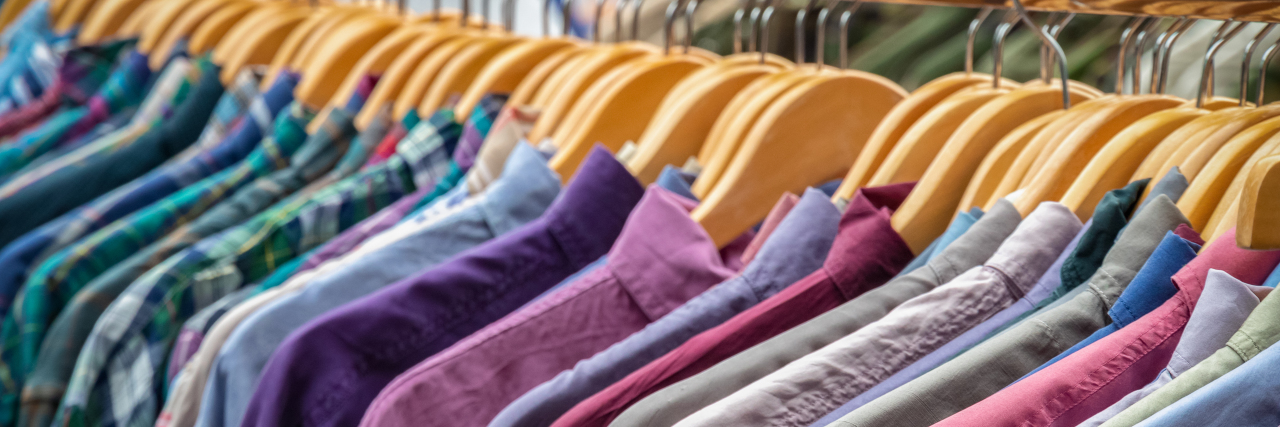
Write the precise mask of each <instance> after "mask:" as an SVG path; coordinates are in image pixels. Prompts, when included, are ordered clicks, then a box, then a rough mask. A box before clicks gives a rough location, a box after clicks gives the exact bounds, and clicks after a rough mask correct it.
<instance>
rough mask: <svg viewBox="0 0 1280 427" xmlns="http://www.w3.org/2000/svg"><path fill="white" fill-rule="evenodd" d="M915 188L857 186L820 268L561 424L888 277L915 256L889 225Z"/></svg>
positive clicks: (646, 390) (587, 417)
mask: <svg viewBox="0 0 1280 427" xmlns="http://www.w3.org/2000/svg"><path fill="white" fill-rule="evenodd" d="M913 186H914V183H903V184H894V185H888V186H883V187H875V188H864V189H861V190H859V192H858V193H856V197H855V198H854V199H853V200H851V201H850V203H849V208H848V210H847V211H846V212H845V213H844V215H843V216H842V218H841V220H840V226H839V231H838V232H837V235H836V238H835V241H834V243H833V246H832V249H831V251H830V252H828V255H827V259H826V260H825V262H824V264H823V267H822V268H820V269H818V270H817V271H814V272H813V273H811V274H810V275H808V276H805V278H803V279H801V280H799V281H798V282H796V283H794V284H792V285H790V286H787V287H786V289H784V290H782V291H780V292H778V294H776V295H774V296H773V297H770V298H768V299H766V300H764V301H762V302H760V303H759V304H756V305H755V306H753V307H751V308H749V309H746V310H744V311H743V312H742V313H739V314H737V315H735V316H733V317H732V318H730V319H729V320H727V321H725V322H724V323H721V324H720V325H718V326H716V327H714V328H711V329H708V330H706V331H703V332H701V333H699V334H698V335H695V336H694V337H692V338H690V339H689V340H687V341H685V342H684V343H683V344H681V345H680V346H679V347H676V348H675V349H674V350H672V351H670V352H668V353H667V354H665V355H663V356H662V357H660V358H657V359H655V360H654V361H653V362H650V363H649V364H647V365H645V366H644V367H643V368H641V369H639V370H637V371H635V372H632V373H631V374H629V375H627V376H626V377H625V378H623V379H622V380H620V381H618V382H616V383H614V384H613V385H611V386H609V387H608V388H606V389H604V390H603V391H601V392H600V393H597V394H596V395H594V396H592V397H591V398H589V399H587V400H585V401H583V402H581V403H579V404H578V405H577V406H575V407H574V408H573V409H572V410H570V411H569V412H568V413H566V414H565V415H564V416H562V417H561V418H560V419H559V420H557V421H556V425H584V424H590V425H598V424H599V425H602V424H606V423H608V422H609V420H611V419H612V418H614V417H616V416H617V414H618V413H619V412H621V411H622V410H623V409H626V407H627V406H630V405H631V403H633V402H634V401H635V400H637V399H639V398H642V397H644V396H647V395H649V394H651V393H653V392H654V391H657V390H659V389H661V388H663V387H665V386H667V385H669V384H672V383H675V382H676V381H679V380H682V379H684V378H687V377H689V376H691V375H694V374H696V373H698V372H701V371H703V370H705V369H706V368H708V367H710V366H712V365H714V364H716V363H718V362H720V361H721V360H724V359H725V358H728V357H730V356H732V355H734V354H736V353H737V352H739V351H741V350H743V349H746V348H748V347H750V346H752V345H754V344H756V343H758V342H760V341H763V340H765V339H768V338H770V337H772V336H774V335H777V334H778V333H781V332H782V331H785V330H786V329H788V328H790V327H791V326H793V325H796V324H799V323H803V322H805V321H807V320H809V319H810V318H811V317H813V316H815V315H818V314H821V313H822V312H825V311H827V310H829V309H831V308H834V307H836V306H838V305H839V304H840V303H842V302H843V301H847V300H849V299H852V298H856V297H857V296H859V295H861V294H862V293H864V292H866V291H869V290H872V289H875V288H876V287H878V286H879V285H881V284H883V283H884V282H885V281H887V280H889V279H890V278H891V277H892V276H893V275H894V274H896V273H897V269H898V268H900V267H901V266H902V265H905V264H906V263H907V262H908V261H910V257H911V254H910V250H909V249H906V248H905V246H904V243H903V242H902V240H901V239H900V238H899V237H898V235H897V233H896V232H894V231H893V229H892V227H890V226H889V224H888V218H889V215H890V214H891V213H892V212H893V210H894V209H896V208H897V206H898V204H899V203H901V202H902V200H903V199H904V198H905V197H906V195H907V193H908V192H909V191H910V190H911V188H912V187H913ZM664 413H665V412H664Z"/></svg>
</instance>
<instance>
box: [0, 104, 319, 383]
mask: <svg viewBox="0 0 1280 427" xmlns="http://www.w3.org/2000/svg"><path fill="white" fill-rule="evenodd" d="M312 116H313V114H312V113H311V112H309V111H306V110H304V109H302V108H291V109H290V110H289V114H281V115H280V117H278V118H277V120H276V123H275V131H274V134H273V136H272V137H269V138H265V139H264V140H263V141H262V143H261V145H260V146H259V147H258V148H256V149H255V150H254V151H253V152H252V153H250V154H249V156H248V157H247V158H245V159H244V160H243V161H241V162H240V163H238V164H237V165H235V166H233V167H231V168H228V169H226V170H223V171H222V172H219V173H217V174H215V175H212V176H210V177H209V178H206V179H204V180H202V181H200V182H197V183H195V184H193V185H191V186H189V187H186V188H184V189H182V190H181V191H179V192H177V193H174V194H172V195H170V196H169V197H166V198H165V199H163V200H161V201H159V202H157V203H155V204H152V205H151V206H148V207H147V208H145V209H143V210H140V211H138V212H135V213H133V214H131V215H130V216H128V217H125V218H124V219H122V220H120V221H117V222H114V223H112V224H111V225H109V226H107V227H106V228H103V229H102V230H99V231H98V232H96V233H94V234H91V235H89V236H88V237H86V238H84V239H82V240H81V241H79V242H77V243H76V244H74V245H71V246H69V247H67V248H65V249H63V250H61V251H59V252H57V253H55V254H54V255H53V256H51V257H49V258H48V259H47V260H45V261H44V262H43V263H42V264H40V266H39V267H37V268H36V269H35V271H34V272H33V273H32V275H31V277H30V278H28V280H27V284H26V285H25V287H24V288H23V290H22V292H21V293H19V295H18V299H17V300H16V301H15V304H14V308H13V310H11V311H10V313H9V315H8V316H6V317H5V320H4V326H3V328H0V336H2V337H4V338H3V343H4V348H3V349H2V350H0V362H3V363H2V364H0V372H7V377H8V379H10V380H13V381H14V382H15V385H20V381H21V380H20V375H21V374H19V373H26V372H29V370H30V368H31V367H32V366H33V365H34V364H35V360H36V356H37V355H38V353H39V349H40V346H41V343H42V342H43V341H44V339H45V337H44V334H45V332H46V330H47V325H49V323H50V322H52V321H53V320H54V318H55V317H56V316H57V315H58V313H59V312H60V311H61V309H62V307H64V306H65V305H66V304H67V303H68V302H69V301H70V300H71V298H72V297H74V296H76V294H77V293H78V292H79V291H80V290H81V289H82V288H83V287H84V285H85V284H87V283H89V281H90V280H93V279H94V278H95V277H97V276H98V275H99V274H101V273H102V272H103V271H105V270H107V269H108V268H110V267H112V266H114V265H116V264H117V263H119V262H121V261H123V260H125V259H126V258H128V257H129V256H131V255H133V254H134V253H135V252H138V251H139V250H141V249H142V248H144V247H146V246H147V245H148V244H150V243H152V242H155V241H156V240H157V239H159V238H161V237H162V236H164V235H165V234H166V233H168V232H170V231H173V230H174V229H175V228H176V227H178V226H180V225H182V224H185V223H187V222H189V221H191V220H192V219H194V218H196V217H198V216H199V215H200V214H202V213H204V212H205V211H207V210H209V209H210V208H211V207H213V206H214V205H215V204H217V203H218V202H220V201H222V200H223V199H225V198H227V197H228V196H229V195H231V194H233V193H234V192H235V191H236V190H238V189H240V188H242V187H244V186H245V185H246V184H248V183H250V182H252V181H254V180H255V179H256V178H259V177H262V176H265V175H267V174H268V173H270V172H271V171H274V170H276V169H279V168H281V167H284V166H286V165H288V158H289V156H290V155H292V154H293V152H294V151H296V150H297V149H298V147H299V146H301V145H302V142H303V141H304V140H305V139H306V130H305V126H306V124H307V121H308V120H310V118H311V117H312ZM6 388H7V385H6Z"/></svg>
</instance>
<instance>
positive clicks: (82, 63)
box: [58, 40, 133, 104]
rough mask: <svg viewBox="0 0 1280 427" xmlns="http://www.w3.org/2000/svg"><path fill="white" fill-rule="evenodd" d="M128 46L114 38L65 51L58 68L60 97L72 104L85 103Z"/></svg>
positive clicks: (103, 81)
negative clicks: (60, 88)
mask: <svg viewBox="0 0 1280 427" xmlns="http://www.w3.org/2000/svg"><path fill="white" fill-rule="evenodd" d="M130 46H133V43H131V42H129V41H127V40H117V41H113V42H108V43H103V44H99V45H91V46H81V47H77V48H74V49H71V50H70V51H68V52H67V53H66V55H65V56H64V57H63V58H62V65H61V66H60V67H59V68H58V81H59V82H61V85H62V96H63V97H64V99H65V100H66V101H67V102H70V103H73V104H82V103H85V102H87V101H88V100H89V98H90V97H91V96H92V95H93V93H94V92H96V91H97V90H98V89H99V88H101V87H102V85H103V84H104V83H105V82H106V80H107V79H108V77H109V76H111V74H112V73H111V68H112V67H113V66H114V65H115V63H116V60H117V59H118V58H119V57H120V54H121V53H123V52H124V51H125V49H126V48H128V47H130Z"/></svg>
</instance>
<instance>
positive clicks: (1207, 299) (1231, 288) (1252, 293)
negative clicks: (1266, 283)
mask: <svg viewBox="0 0 1280 427" xmlns="http://www.w3.org/2000/svg"><path fill="white" fill-rule="evenodd" d="M1269 292H1270V289H1269V288H1264V287H1262V286H1252V285H1249V284H1246V283H1244V282H1241V281H1239V280H1236V278H1234V277H1231V275H1230V274H1227V273H1224V272H1222V271H1221V270H1209V276H1208V278H1207V279H1206V280H1205V284H1204V293H1202V294H1201V297H1200V301H1199V302H1197V303H1196V306H1195V308H1194V309H1192V310H1191V317H1190V318H1188V319H1187V326H1186V327H1185V329H1183V332H1182V339H1180V340H1178V346H1177V347H1176V348H1175V349H1174V350H1173V352H1174V357H1173V358H1171V359H1169V366H1168V368H1167V369H1168V370H1169V372H1170V373H1172V374H1173V375H1174V376H1175V377H1176V376H1178V375H1181V374H1182V373H1183V372H1185V371H1186V370H1187V369H1191V367H1192V366H1195V365H1196V363H1199V362H1200V361H1201V360H1204V359H1206V358H1208V357H1209V355H1210V354H1213V353H1214V352H1215V351H1218V349H1220V348H1222V346H1224V345H1226V344H1227V340H1228V339H1229V338H1230V337H1231V336H1232V335H1233V334H1234V333H1235V332H1236V330H1238V329H1240V328H1241V327H1242V325H1247V324H1248V323H1247V322H1248V321H1247V320H1245V319H1246V318H1250V317H1253V315H1251V314H1250V313H1259V314H1260V315H1265V319H1266V321H1265V322H1263V323H1269V324H1270V323H1275V322H1274V320H1275V316H1276V315H1277V313H1275V312H1274V310H1276V309H1280V299H1277V300H1276V301H1273V302H1272V303H1271V304H1268V305H1269V306H1270V307H1269V308H1267V309H1263V307H1262V306H1261V305H1260V304H1259V301H1264V300H1262V298H1263V297H1265V296H1266V295H1267V293H1269ZM1255 307H1256V309H1255ZM1258 310H1264V311H1263V312H1258ZM1268 311H1270V313H1268Z"/></svg>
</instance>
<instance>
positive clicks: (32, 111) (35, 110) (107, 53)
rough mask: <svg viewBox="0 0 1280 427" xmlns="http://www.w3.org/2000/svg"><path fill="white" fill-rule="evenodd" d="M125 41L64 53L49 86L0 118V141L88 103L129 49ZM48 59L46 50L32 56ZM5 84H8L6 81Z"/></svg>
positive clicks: (44, 48)
mask: <svg viewBox="0 0 1280 427" xmlns="http://www.w3.org/2000/svg"><path fill="white" fill-rule="evenodd" d="M131 45H132V43H131V42H129V41H126V40H117V41H113V42H108V43H104V44H99V45H90V46H77V47H75V48H72V49H71V50H69V51H67V53H66V54H65V56H63V58H62V63H61V64H59V65H58V66H57V71H56V75H55V76H53V81H52V84H51V85H50V86H49V87H48V88H46V89H45V90H44V91H43V92H42V93H40V95H39V97H38V98H35V99H33V100H32V101H31V102H29V103H27V104H26V105H23V106H21V107H18V108H15V109H13V110H10V111H8V112H5V113H4V114H0V138H8V137H11V136H14V135H16V134H18V133H19V132H21V131H23V130H25V129H29V128H31V127H32V126H35V125H37V124H39V123H41V122H43V121H44V119H45V118H47V117H49V116H50V115H52V114H53V113H54V112H55V111H56V110H57V109H58V108H60V107H64V106H76V105H81V104H84V103H85V102H88V101H89V98H90V97H91V96H93V93H94V92H97V90H98V88H99V87H101V86H102V84H103V83H104V82H106V80H107V76H109V75H111V68H112V66H113V65H115V61H116V59H117V58H119V57H120V53H121V52H123V51H124V50H125V49H126V48H128V47H129V46H131ZM41 54H43V55H45V56H48V57H52V56H53V54H52V52H50V51H49V48H48V47H47V46H46V47H42V48H41V49H40V50H39V51H37V52H33V54H32V56H33V57H39V56H41ZM6 81H8V80H6Z"/></svg>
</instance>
